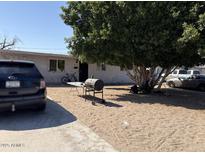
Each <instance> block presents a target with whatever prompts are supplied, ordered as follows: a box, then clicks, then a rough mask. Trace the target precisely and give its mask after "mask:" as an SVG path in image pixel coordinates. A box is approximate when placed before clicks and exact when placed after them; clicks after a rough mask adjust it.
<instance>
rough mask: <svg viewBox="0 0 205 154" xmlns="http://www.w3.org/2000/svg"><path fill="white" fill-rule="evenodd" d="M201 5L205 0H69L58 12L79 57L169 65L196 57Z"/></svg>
mask: <svg viewBox="0 0 205 154" xmlns="http://www.w3.org/2000/svg"><path fill="white" fill-rule="evenodd" d="M204 10H205V6H204V2H112V1H111V2H68V5H67V6H66V7H62V11H63V14H62V15H61V17H62V19H63V20H64V23H65V24H67V25H70V26H71V27H72V28H73V31H74V36H73V37H72V38H70V39H67V43H68V48H71V50H72V51H71V53H72V54H73V55H75V56H76V57H78V58H79V59H80V60H81V61H89V62H97V63H101V62H105V63H108V64H116V65H120V66H126V67H130V66H133V65H137V66H145V67H153V66H155V67H156V66H161V67H162V68H170V67H173V66H182V65H184V66H193V65H195V64H199V63H200V62H201V55H203V53H204V48H205V43H204V42H205V41H204V39H205V31H204V26H205V11H204Z"/></svg>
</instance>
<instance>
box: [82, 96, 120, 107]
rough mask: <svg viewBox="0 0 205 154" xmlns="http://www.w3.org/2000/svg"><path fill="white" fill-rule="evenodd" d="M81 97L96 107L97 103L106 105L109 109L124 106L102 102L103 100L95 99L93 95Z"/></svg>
mask: <svg viewBox="0 0 205 154" xmlns="http://www.w3.org/2000/svg"><path fill="white" fill-rule="evenodd" d="M79 96H80V97H82V98H84V99H85V101H91V102H92V104H93V105H96V103H98V104H101V105H105V106H107V107H123V106H122V105H119V104H115V103H113V102H111V101H107V100H104V101H103V100H102V99H101V98H98V97H94V96H91V95H86V96H85V95H79Z"/></svg>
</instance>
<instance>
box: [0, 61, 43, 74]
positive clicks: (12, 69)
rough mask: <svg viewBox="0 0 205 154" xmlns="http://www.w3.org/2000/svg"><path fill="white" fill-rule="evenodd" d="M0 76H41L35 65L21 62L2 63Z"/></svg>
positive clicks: (0, 64) (0, 63)
mask: <svg viewBox="0 0 205 154" xmlns="http://www.w3.org/2000/svg"><path fill="white" fill-rule="evenodd" d="M0 74H1V75H7V76H8V75H14V76H24V75H25V76H40V73H39V71H38V70H37V68H36V67H35V65H34V64H32V63H20V62H0Z"/></svg>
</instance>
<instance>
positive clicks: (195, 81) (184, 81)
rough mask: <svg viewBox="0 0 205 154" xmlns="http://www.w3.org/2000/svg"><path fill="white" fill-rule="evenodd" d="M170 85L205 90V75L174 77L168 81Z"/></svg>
mask: <svg viewBox="0 0 205 154" xmlns="http://www.w3.org/2000/svg"><path fill="white" fill-rule="evenodd" d="M166 84H167V85H168V86H169V87H173V88H174V87H179V88H187V89H197V90H200V91H205V76H204V75H192V76H190V77H188V78H185V77H184V78H183V77H181V78H172V79H169V80H167V81H166Z"/></svg>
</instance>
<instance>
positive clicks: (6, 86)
mask: <svg viewBox="0 0 205 154" xmlns="http://www.w3.org/2000/svg"><path fill="white" fill-rule="evenodd" d="M24 108H33V109H37V110H45V108H46V84H45V80H44V78H43V76H42V75H41V73H40V72H39V71H38V69H37V68H36V66H35V64H34V63H33V62H31V61H17V60H14V61H12V60H0V110H11V111H15V110H16V109H24Z"/></svg>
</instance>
